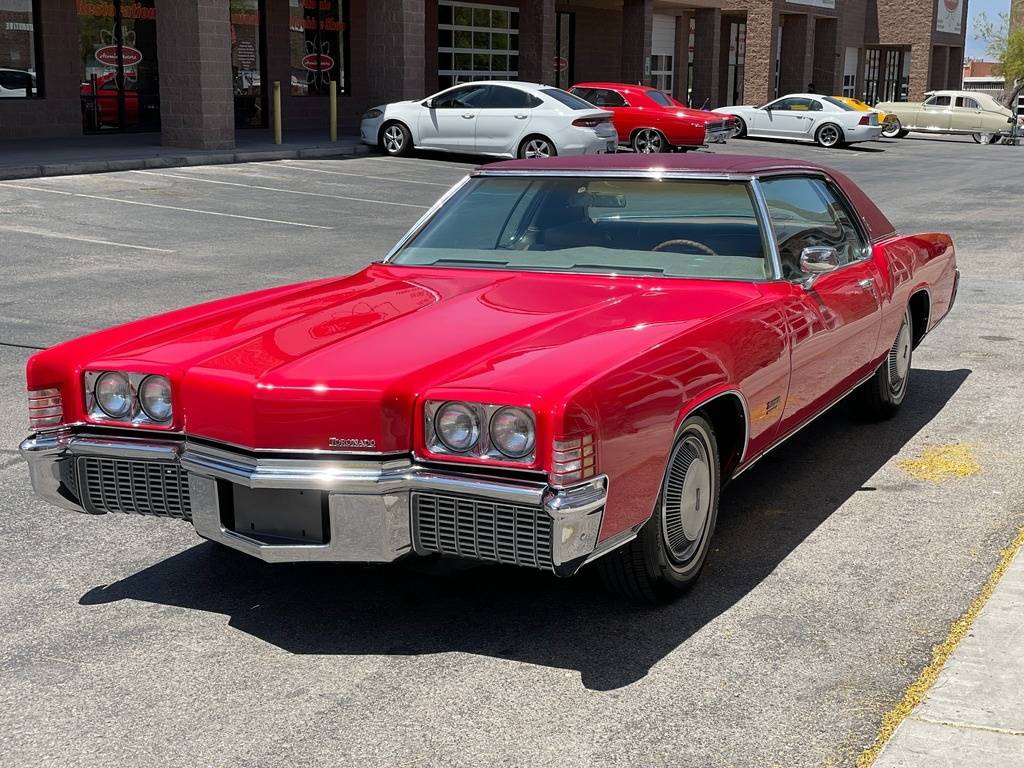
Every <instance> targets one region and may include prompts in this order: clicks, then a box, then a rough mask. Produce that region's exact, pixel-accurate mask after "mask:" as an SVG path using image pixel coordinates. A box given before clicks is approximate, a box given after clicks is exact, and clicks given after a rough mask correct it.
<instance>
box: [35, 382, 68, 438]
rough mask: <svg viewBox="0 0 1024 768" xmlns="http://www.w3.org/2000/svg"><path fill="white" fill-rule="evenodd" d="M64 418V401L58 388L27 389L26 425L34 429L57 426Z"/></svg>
mask: <svg viewBox="0 0 1024 768" xmlns="http://www.w3.org/2000/svg"><path fill="white" fill-rule="evenodd" d="M63 420H64V403H63V401H62V400H61V397H60V390H59V389H30V390H29V391H28V427H29V429H31V430H33V431H36V430H40V429H50V428H52V427H56V426H59V425H60V423H61V422H62V421H63Z"/></svg>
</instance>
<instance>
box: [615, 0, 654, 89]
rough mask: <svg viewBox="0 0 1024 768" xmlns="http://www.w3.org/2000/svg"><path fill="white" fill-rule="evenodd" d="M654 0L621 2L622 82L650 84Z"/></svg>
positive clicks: (625, 0) (626, 0)
mask: <svg viewBox="0 0 1024 768" xmlns="http://www.w3.org/2000/svg"><path fill="white" fill-rule="evenodd" d="M653 26H654V0H623V2H622V82H624V83H642V84H644V85H650V84H651V77H650V61H651V34H652V28H653Z"/></svg>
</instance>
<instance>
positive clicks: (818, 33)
mask: <svg viewBox="0 0 1024 768" xmlns="http://www.w3.org/2000/svg"><path fill="white" fill-rule="evenodd" d="M838 34H839V24H838V22H837V20H836V19H832V18H828V17H824V16H823V17H820V18H818V19H815V21H814V60H813V61H814V65H813V67H812V69H811V80H812V81H813V82H814V85H815V86H816V87H817V89H818V93H823V94H825V95H832V94H836V93H842V92H843V66H844V64H845V62H844V61H843V57H844V55H845V53H846V51H845V50H843V51H840V50H839V38H838Z"/></svg>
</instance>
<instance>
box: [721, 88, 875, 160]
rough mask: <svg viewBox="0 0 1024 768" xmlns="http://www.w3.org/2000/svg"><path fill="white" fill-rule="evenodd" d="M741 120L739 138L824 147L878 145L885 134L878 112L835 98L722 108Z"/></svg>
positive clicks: (796, 96) (808, 96)
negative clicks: (876, 142)
mask: <svg viewBox="0 0 1024 768" xmlns="http://www.w3.org/2000/svg"><path fill="white" fill-rule="evenodd" d="M714 111H715V112H722V113H724V114H727V115H733V116H734V117H737V118H739V121H740V122H739V125H738V126H737V127H736V131H735V133H734V135H735V136H737V137H740V136H752V137H757V138H768V139H789V140H791V141H814V142H817V143H818V144H820V145H821V146H823V147H836V146H839V145H840V144H853V143H855V142H858V141H874V140H875V139H877V138H878V137H879V136H880V135H881V133H882V126H881V125H879V123H878V114H877V113H875V112H859V111H857V110H855V109H854V108H853V107H851V106H849V105H847V104H844V103H843V102H841V101H839V99H834V98H832V97H831V96H818V95H816V94H813V93H793V94H790V95H789V96H783V97H782V98H781V99H776V100H775V101H771V102H769V103H767V104H765V105H764V106H763V107H719V108H718V109H716V110H714Z"/></svg>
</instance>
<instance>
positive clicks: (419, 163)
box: [351, 157, 478, 170]
mask: <svg viewBox="0 0 1024 768" xmlns="http://www.w3.org/2000/svg"><path fill="white" fill-rule="evenodd" d="M351 162H367V163H389V164H390V163H395V164H397V165H399V166H401V165H410V164H411V165H412V166H413V167H415V168H420V169H422V168H423V166H424V164H426V163H429V164H430V165H431V166H439V167H442V168H451V169H453V170H457V169H462V170H468V169H470V168H476V166H477V165H478V163H458V162H451V161H448V160H433V159H431V160H416V159H413V158H405V157H360V158H358V159H356V160H353V161H351Z"/></svg>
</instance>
